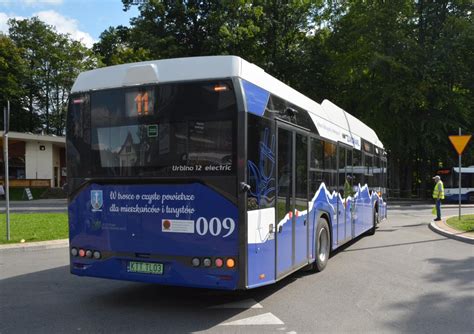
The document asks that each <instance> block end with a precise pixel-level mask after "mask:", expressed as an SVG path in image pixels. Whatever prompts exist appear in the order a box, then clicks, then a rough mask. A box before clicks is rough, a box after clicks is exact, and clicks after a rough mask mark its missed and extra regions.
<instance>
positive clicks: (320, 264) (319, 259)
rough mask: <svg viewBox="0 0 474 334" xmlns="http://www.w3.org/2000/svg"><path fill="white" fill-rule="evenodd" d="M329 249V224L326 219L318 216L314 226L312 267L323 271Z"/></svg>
mask: <svg viewBox="0 0 474 334" xmlns="http://www.w3.org/2000/svg"><path fill="white" fill-rule="evenodd" d="M330 249H331V237H330V233H329V224H328V222H327V220H326V219H324V218H322V217H320V218H319V219H318V226H317V227H316V260H315V261H314V269H315V270H316V271H323V270H324V268H326V265H327V263H328V260H329V254H330Z"/></svg>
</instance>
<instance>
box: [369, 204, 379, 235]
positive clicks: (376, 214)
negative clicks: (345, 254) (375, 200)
mask: <svg viewBox="0 0 474 334" xmlns="http://www.w3.org/2000/svg"><path fill="white" fill-rule="evenodd" d="M372 224H373V225H372V228H371V229H370V230H369V231H368V232H367V234H368V235H374V234H375V230H376V229H377V225H378V224H379V211H378V210H377V209H375V208H374V217H373V223H372Z"/></svg>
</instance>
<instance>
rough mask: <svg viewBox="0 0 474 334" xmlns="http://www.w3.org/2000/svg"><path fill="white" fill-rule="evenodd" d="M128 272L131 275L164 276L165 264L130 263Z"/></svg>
mask: <svg viewBox="0 0 474 334" xmlns="http://www.w3.org/2000/svg"><path fill="white" fill-rule="evenodd" d="M127 271H128V272H129V273H140V274H152V275H163V264H162V263H154V262H138V261H130V262H128V266H127Z"/></svg>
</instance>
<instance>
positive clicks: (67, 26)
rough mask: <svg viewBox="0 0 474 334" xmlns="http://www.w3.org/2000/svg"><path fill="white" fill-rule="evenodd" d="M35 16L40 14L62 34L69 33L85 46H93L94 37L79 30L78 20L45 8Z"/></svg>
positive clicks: (45, 21) (42, 18)
mask: <svg viewBox="0 0 474 334" xmlns="http://www.w3.org/2000/svg"><path fill="white" fill-rule="evenodd" d="M33 16H38V17H39V19H40V20H41V21H43V22H44V23H46V24H49V25H52V26H53V27H55V28H56V30H57V31H58V32H59V33H61V34H69V35H71V38H72V39H74V40H77V41H81V42H82V43H83V44H84V45H85V46H87V47H89V48H90V47H92V44H94V42H95V41H94V39H93V38H92V36H91V35H89V34H88V33H87V32H84V31H81V30H79V27H78V21H77V20H75V19H72V18H69V17H66V16H63V15H61V14H59V13H58V12H56V11H54V10H44V11H41V12H37V13H34V14H33Z"/></svg>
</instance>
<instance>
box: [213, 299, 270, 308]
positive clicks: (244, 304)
mask: <svg viewBox="0 0 474 334" xmlns="http://www.w3.org/2000/svg"><path fill="white" fill-rule="evenodd" d="M208 308H244V309H249V308H263V306H262V305H261V304H260V303H257V302H256V301H255V300H254V299H244V300H239V301H237V302H232V303H227V304H221V305H215V306H210V307H208Z"/></svg>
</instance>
